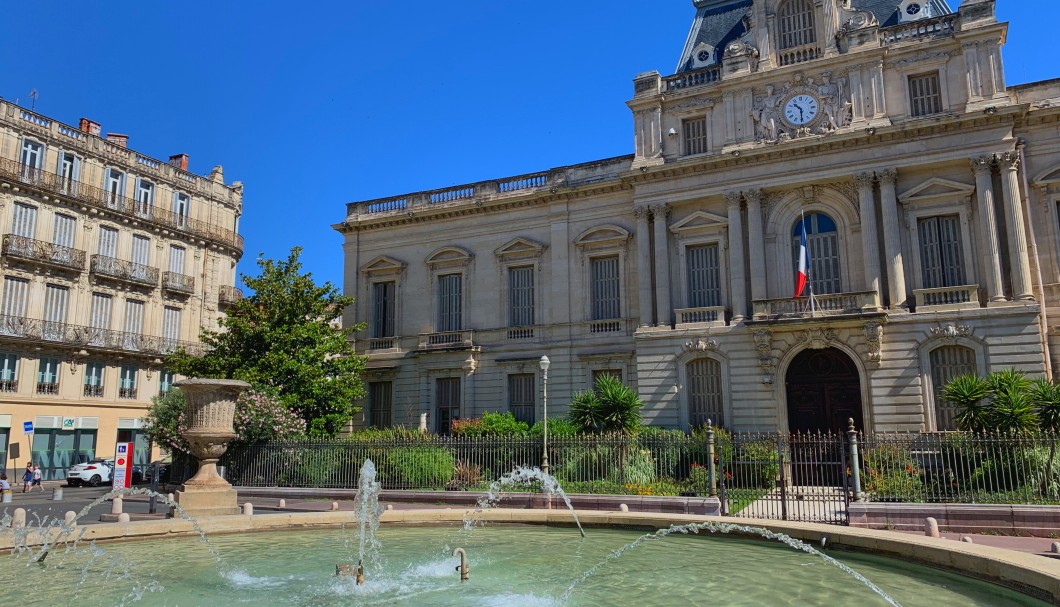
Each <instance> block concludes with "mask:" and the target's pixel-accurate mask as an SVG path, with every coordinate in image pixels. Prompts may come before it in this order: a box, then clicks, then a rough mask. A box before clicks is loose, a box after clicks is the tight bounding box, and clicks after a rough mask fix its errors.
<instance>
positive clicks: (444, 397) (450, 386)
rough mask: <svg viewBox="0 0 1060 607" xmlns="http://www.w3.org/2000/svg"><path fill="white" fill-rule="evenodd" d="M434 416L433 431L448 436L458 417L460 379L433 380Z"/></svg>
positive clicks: (443, 378)
mask: <svg viewBox="0 0 1060 607" xmlns="http://www.w3.org/2000/svg"><path fill="white" fill-rule="evenodd" d="M434 390H435V394H434V398H435V409H436V410H437V413H438V414H437V415H436V416H435V420H436V423H435V428H434V431H435V432H437V433H438V434H449V433H450V432H451V430H452V424H453V420H454V419H457V418H458V417H460V378H459V377H439V378H437V379H436V380H435V388H434Z"/></svg>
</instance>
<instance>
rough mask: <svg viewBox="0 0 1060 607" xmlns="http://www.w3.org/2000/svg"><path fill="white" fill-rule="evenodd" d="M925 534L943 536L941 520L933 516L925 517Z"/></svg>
mask: <svg viewBox="0 0 1060 607" xmlns="http://www.w3.org/2000/svg"><path fill="white" fill-rule="evenodd" d="M924 535H926V536H927V537H942V534H940V533H939V522H938V521H937V520H935V519H934V518H932V517H930V516H929V517H927V518H926V519H924Z"/></svg>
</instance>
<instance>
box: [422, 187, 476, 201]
mask: <svg viewBox="0 0 1060 607" xmlns="http://www.w3.org/2000/svg"><path fill="white" fill-rule="evenodd" d="M474 197H475V186H465V187H459V188H451V189H448V190H442V191H440V192H434V193H432V194H431V195H430V196H428V197H427V202H429V203H430V204H439V203H442V202H452V201H454V200H463V199H465V198H474Z"/></svg>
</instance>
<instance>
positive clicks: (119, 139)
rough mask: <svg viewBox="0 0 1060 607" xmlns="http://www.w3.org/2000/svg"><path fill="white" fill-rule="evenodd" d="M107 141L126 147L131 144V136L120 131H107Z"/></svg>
mask: <svg viewBox="0 0 1060 607" xmlns="http://www.w3.org/2000/svg"><path fill="white" fill-rule="evenodd" d="M107 141H109V142H111V143H113V144H114V145H120V146H121V147H123V148H124V147H127V146H128V145H129V136H128V135H122V134H120V133H107Z"/></svg>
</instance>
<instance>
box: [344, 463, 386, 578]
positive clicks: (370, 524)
mask: <svg viewBox="0 0 1060 607" xmlns="http://www.w3.org/2000/svg"><path fill="white" fill-rule="evenodd" d="M375 476H376V470H375V463H374V462H372V460H370V459H366V460H364V464H363V465H362V466H361V473H360V475H359V476H358V479H357V497H356V498H354V499H355V505H354V509H355V511H356V513H357V527H358V531H359V533H358V536H359V537H358V544H357V566H356V567H354V566H352V565H351V564H349V563H340V564H338V565H336V566H335V573H336V575H339V576H352V575H355V576H356V578H357V585H358V586H359V585H362V584H364V562H365V556H368V557H372V561H373V562H377V561H378V560H379V559H378V555H379V540H377V539H376V537H375V534H376V532H377V531H378V530H379V517H380V516H381V515H382V514H383V509H382V508H381V507H380V506H379V493H380V491H381V490H382V487H381V486H380V484H379V483H378V482H376V480H375Z"/></svg>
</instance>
